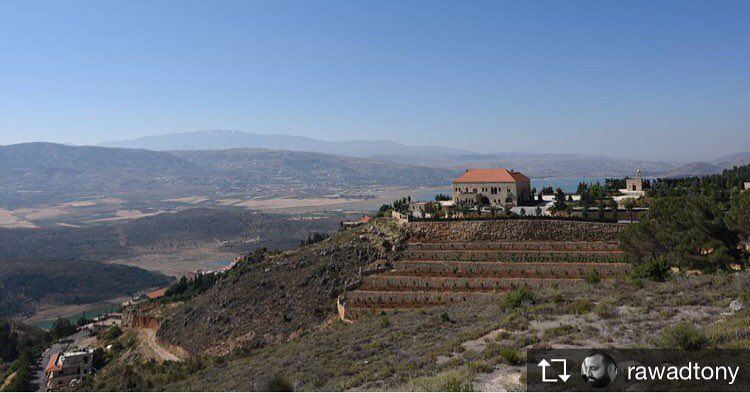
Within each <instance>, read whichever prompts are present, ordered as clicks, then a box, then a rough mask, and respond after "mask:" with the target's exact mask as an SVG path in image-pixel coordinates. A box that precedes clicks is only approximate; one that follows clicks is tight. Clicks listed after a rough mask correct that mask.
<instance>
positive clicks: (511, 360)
mask: <svg viewBox="0 0 750 393" xmlns="http://www.w3.org/2000/svg"><path fill="white" fill-rule="evenodd" d="M500 357H501V358H502V359H503V361H504V362H505V363H507V364H510V365H515V364H518V362H519V361H520V360H521V355H520V354H519V353H518V351H517V350H515V349H513V348H508V347H503V348H502V349H500Z"/></svg>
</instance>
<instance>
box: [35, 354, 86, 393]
mask: <svg viewBox="0 0 750 393" xmlns="http://www.w3.org/2000/svg"><path fill="white" fill-rule="evenodd" d="M93 353H94V351H93V350H92V349H91V348H86V349H80V350H72V351H67V352H64V353H55V354H52V356H50V359H49V362H48V363H47V366H46V367H45V368H44V377H45V378H44V379H45V381H44V385H45V386H44V388H45V390H46V391H48V392H50V391H56V390H64V389H67V388H70V387H71V386H74V385H75V384H77V383H80V382H81V380H82V379H83V377H84V376H85V375H86V374H89V373H90V372H92V370H93V357H94V355H93Z"/></svg>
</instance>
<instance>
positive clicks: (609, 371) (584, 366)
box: [581, 353, 617, 388]
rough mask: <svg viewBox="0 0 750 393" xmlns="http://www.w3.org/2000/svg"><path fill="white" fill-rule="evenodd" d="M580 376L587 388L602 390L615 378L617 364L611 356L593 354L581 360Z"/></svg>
mask: <svg viewBox="0 0 750 393" xmlns="http://www.w3.org/2000/svg"><path fill="white" fill-rule="evenodd" d="M581 376H582V377H583V380H584V381H586V383H587V384H588V385H589V386H591V387H593V388H604V387H607V386H609V384H610V383H612V381H614V380H615V377H617V364H616V363H615V360H614V359H612V357H611V356H609V355H607V354H604V353H595V354H593V355H589V356H588V357H586V359H583V363H581Z"/></svg>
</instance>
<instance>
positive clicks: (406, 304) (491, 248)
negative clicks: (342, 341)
mask: <svg viewBox="0 0 750 393" xmlns="http://www.w3.org/2000/svg"><path fill="white" fill-rule="evenodd" d="M630 268H631V266H630V264H628V263H626V262H625V258H624V255H623V253H622V252H621V251H620V250H619V248H618V244H617V243H616V242H612V241H598V242H569V241H567V242H552V241H527V242H520V241H517V242H463V243H407V244H405V245H404V247H403V249H402V250H401V251H400V252H399V254H398V256H397V257H396V260H394V261H393V262H391V264H390V269H389V270H386V271H379V272H377V273H375V274H371V275H364V276H363V277H362V278H361V280H360V282H359V285H358V286H357V287H356V288H354V289H352V290H350V291H349V292H347V294H346V296H345V298H344V303H345V304H346V306H345V307H346V309H347V311H351V312H352V313H353V314H357V313H358V312H361V311H370V310H378V309H390V308H412V307H424V306H433V305H439V304H454V303H459V302H464V301H471V300H477V299H486V298H488V297H489V298H492V297H495V296H498V295H499V294H502V293H503V292H505V291H510V290H514V289H518V288H521V287H524V286H526V287H529V288H540V287H557V286H565V287H570V286H575V285H580V284H583V283H585V282H586V280H611V279H614V278H617V277H623V276H625V275H627V274H628V273H629V272H630Z"/></svg>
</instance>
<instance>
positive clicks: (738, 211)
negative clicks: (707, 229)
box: [727, 191, 750, 239]
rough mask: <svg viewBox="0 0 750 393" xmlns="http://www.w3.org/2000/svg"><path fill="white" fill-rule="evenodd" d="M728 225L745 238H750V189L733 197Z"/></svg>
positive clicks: (728, 215) (728, 214)
mask: <svg viewBox="0 0 750 393" xmlns="http://www.w3.org/2000/svg"><path fill="white" fill-rule="evenodd" d="M727 225H728V226H729V228H730V229H732V230H734V231H736V232H737V233H739V235H740V236H742V237H743V238H745V239H747V238H750V191H744V192H742V193H740V194H739V195H737V196H736V197H734V198H732V202H731V207H730V209H729V212H728V213H727Z"/></svg>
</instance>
